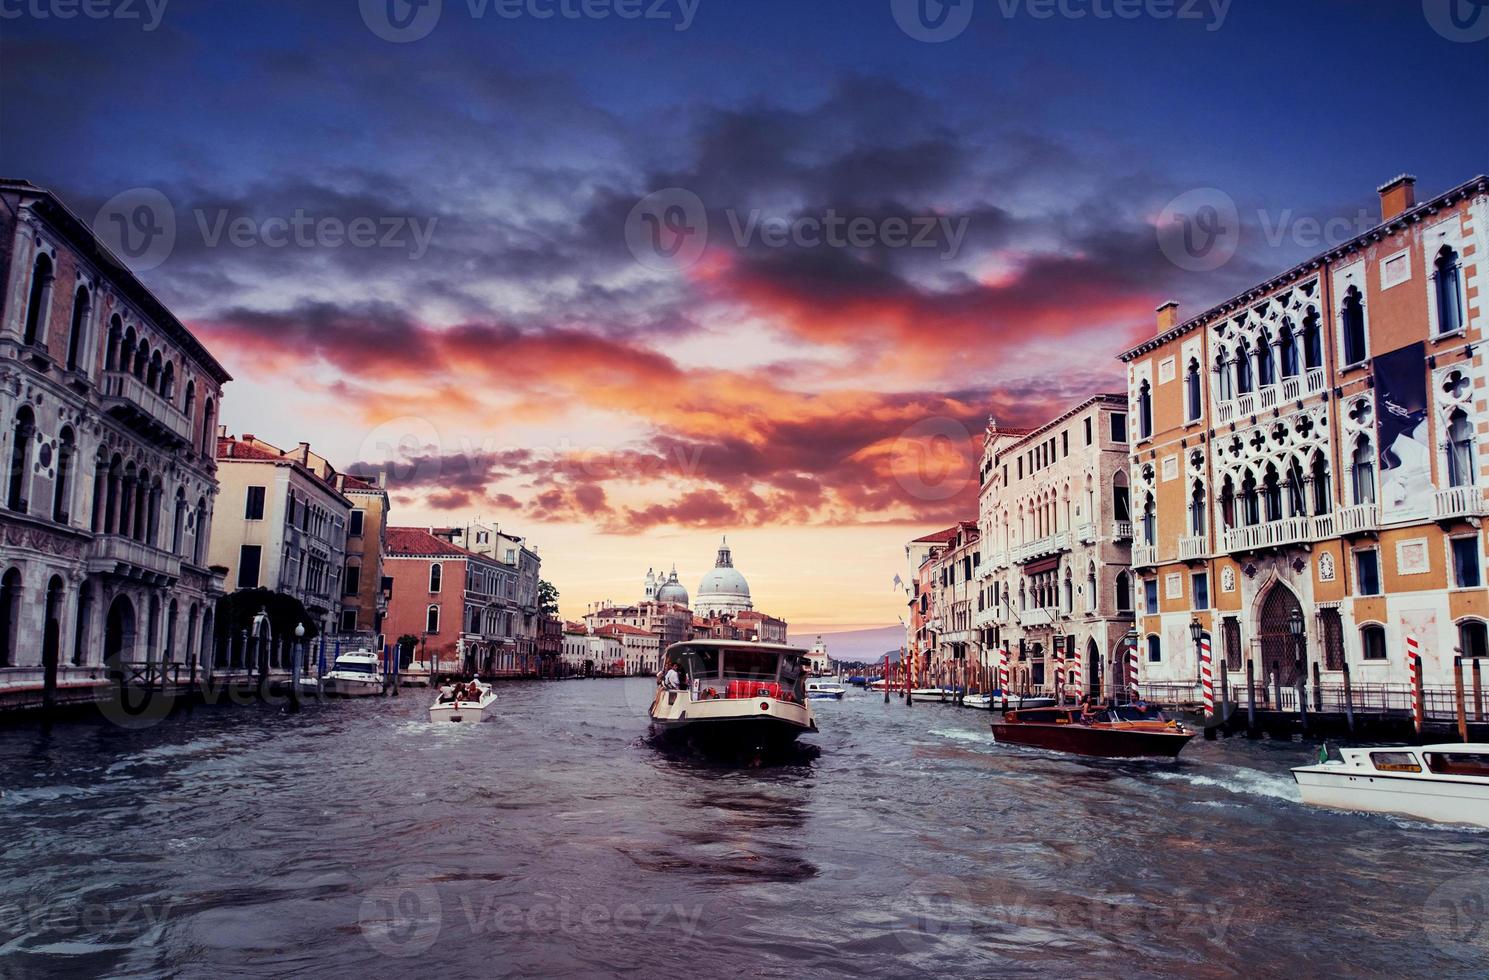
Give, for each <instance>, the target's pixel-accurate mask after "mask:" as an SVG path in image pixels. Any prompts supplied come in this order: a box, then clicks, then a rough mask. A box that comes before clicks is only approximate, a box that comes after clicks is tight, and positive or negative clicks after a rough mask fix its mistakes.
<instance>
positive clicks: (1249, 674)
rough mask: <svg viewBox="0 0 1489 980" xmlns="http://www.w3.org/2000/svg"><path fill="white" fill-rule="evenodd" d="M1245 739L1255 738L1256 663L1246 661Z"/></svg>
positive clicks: (1249, 660)
mask: <svg viewBox="0 0 1489 980" xmlns="http://www.w3.org/2000/svg"><path fill="white" fill-rule="evenodd" d="M1246 737H1247V738H1256V661H1255V660H1251V659H1250V658H1248V659H1247V660H1246Z"/></svg>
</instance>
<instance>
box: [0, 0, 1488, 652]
mask: <svg viewBox="0 0 1489 980" xmlns="http://www.w3.org/2000/svg"><path fill="white" fill-rule="evenodd" d="M69 14H71V16H68V15H69ZM1485 38H1489V6H1485V5H1484V3H1483V0H1275V2H1274V0H1268V2H1262V0H1233V2H1229V0H960V2H952V3H948V4H944V5H943V4H941V3H939V2H938V0H794V2H776V0H732V2H724V0H421V2H420V4H419V5H410V4H409V3H408V2H407V0H325V2H316V3H304V2H275V0H263V2H258V0H232V2H229V0H217V2H212V0H198V2H189V0H150V2H146V0H90V5H88V6H86V7H83V6H79V5H77V4H75V3H72V2H71V0H0V174H4V175H6V176H11V177H21V178H25V179H28V180H31V181H32V182H34V183H37V184H40V185H42V186H44V187H47V188H49V189H51V190H53V191H55V192H57V193H58V194H59V195H60V196H61V197H62V198H63V199H64V201H66V202H67V203H68V204H69V205H70V206H71V207H72V209H73V210H74V211H75V212H76V213H78V214H79V215H80V216H82V217H83V218H84V219H85V220H88V221H90V222H92V223H93V225H94V227H95V229H96V230H97V231H98V232H99V234H100V235H101V236H102V237H103V238H104V240H105V241H107V242H109V243H110V245H111V246H112V247H114V248H115V251H116V252H118V253H119V254H120V256H121V258H123V259H125V261H126V262H128V263H129V264H131V265H132V266H133V267H134V268H135V269H136V271H137V273H138V275H139V276H140V278H141V279H142V280H143V281H144V282H145V283H146V284H147V285H148V286H150V288H152V289H153V290H154V291H155V292H156V293H157V295H159V296H160V297H161V298H162V299H163V300H164V301H165V302H166V304H167V305H168V306H169V307H170V308H171V309H172V310H173V311H175V312H176V314H177V315H178V316H179V317H180V318H181V319H182V321H183V322H185V323H187V324H188V325H189V326H190V327H191V328H192V330H193V331H194V332H196V333H197V335H198V336H199V337H200V338H201V339H202V340H203V341H204V342H205V343H206V344H207V346H208V347H209V349H210V350H211V351H212V352H213V353H214V354H215V355H216V356H217V358H218V359H219V360H220V361H221V362H222V363H223V364H224V365H225V366H226V368H227V369H228V371H229V372H230V373H231V374H232V375H233V377H234V381H233V382H231V383H230V385H229V386H228V388H227V391H226V394H225V397H224V399H223V404H222V421H223V422H224V423H225V424H226V425H227V427H228V429H229V431H231V432H234V433H238V434H242V433H253V434H254V435H257V436H258V437H259V438H261V439H266V440H268V441H270V442H273V443H276V444H279V445H284V446H293V445H294V444H295V443H297V442H300V441H308V442H310V443H311V444H312V445H313V446H314V447H315V449H316V450H317V451H318V452H321V453H324V454H325V455H327V456H328V457H330V458H331V459H332V460H333V461H335V462H336V463H337V464H338V465H339V466H340V468H342V469H345V470H352V471H362V472H365V471H369V470H372V469H380V470H382V471H384V472H386V474H387V478H388V481H389V486H390V491H391V493H392V497H393V505H394V508H395V510H394V520H395V522H397V523H399V524H408V525H428V524H443V523H459V522H462V521H466V520H471V519H476V518H480V519H483V520H487V521H496V522H499V523H500V524H501V525H502V526H503V527H504V528H505V529H508V530H510V531H512V532H514V533H519V534H525V535H526V536H527V537H528V538H529V540H530V541H531V543H532V544H534V545H535V546H536V547H537V549H538V551H539V553H540V554H541V555H542V557H543V572H544V577H545V578H548V579H550V580H551V581H553V582H554V583H555V585H557V586H558V588H559V590H560V592H561V594H562V600H561V607H562V610H563V612H564V613H565V614H566V615H568V616H570V617H576V616H578V615H580V614H582V612H583V611H584V608H585V606H586V604H588V603H590V602H594V601H600V600H605V599H613V600H634V599H636V598H639V595H640V590H641V581H642V579H643V577H644V576H645V573H646V570H647V568H648V567H653V566H656V567H665V568H670V567H671V566H672V565H673V564H674V563H675V564H676V567H677V569H678V572H679V575H680V577H681V578H682V580H683V582H684V584H685V585H687V587H688V588H689V590H690V591H695V590H696V588H697V583H698V581H699V579H700V578H701V577H702V575H703V574H704V573H705V572H706V571H707V569H708V568H709V567H711V566H712V564H713V559H714V553H715V550H716V549H717V547H718V543H719V539H720V538H721V537H722V536H723V535H726V534H727V535H728V537H729V543H730V545H731V547H732V548H733V553H734V560H735V563H736V565H737V566H738V567H739V568H740V569H741V570H742V571H743V572H744V573H745V575H746V577H747V578H748V579H749V581H750V584H751V587H752V590H753V593H754V597H755V602H756V606H757V608H761V609H763V610H764V611H766V612H769V613H771V614H774V615H777V616H782V617H784V618H786V619H788V620H790V621H791V623H792V631H793V633H796V632H805V631H808V630H819V629H828V630H844V629H852V628H860V627H872V626H883V625H892V624H894V623H895V622H896V621H897V620H898V618H899V617H900V615H901V614H902V612H903V606H904V601H905V600H904V596H903V594H902V593H901V592H899V591H898V590H897V589H896V588H895V586H894V585H893V578H894V576H895V574H896V573H902V572H903V571H904V560H905V556H904V544H905V542H906V541H908V540H909V539H912V538H914V537H917V536H919V535H921V534H923V533H926V532H928V531H932V530H935V529H937V528H939V527H944V526H946V525H948V524H950V523H951V522H953V521H955V520H957V519H959V518H960V519H975V516H976V491H977V488H976V485H975V483H976V476H975V473H976V459H977V456H978V454H979V452H980V445H979V443H980V434H981V432H982V431H983V428H984V426H985V425H986V423H987V420H988V418H989V417H996V418H997V419H998V420H999V421H1000V422H1001V423H1005V424H1010V425H1031V424H1037V423H1039V422H1040V421H1042V420H1044V419H1046V418H1049V417H1052V416H1054V415H1057V414H1059V412H1060V411H1062V410H1063V409H1064V408H1065V407H1068V406H1069V405H1072V404H1074V403H1077V402H1079V401H1081V400H1083V399H1084V398H1085V397H1087V396H1088V395H1090V394H1093V393H1095V392H1098V391H1121V390H1123V381H1122V374H1121V371H1120V365H1119V362H1118V361H1117V360H1116V355H1117V354H1118V353H1120V352H1121V351H1122V350H1123V349H1125V348H1126V347H1128V346H1130V345H1132V344H1133V343H1135V342H1136V341H1137V340H1139V339H1141V338H1143V337H1145V336H1147V335H1149V334H1150V333H1151V332H1152V330H1153V327H1154V309H1155V307H1156V306H1158V305H1159V304H1160V303H1162V302H1164V301H1166V300H1169V299H1174V300H1178V301H1179V302H1180V303H1181V309H1182V311H1183V312H1184V313H1186V314H1195V313H1198V312H1200V311H1202V310H1203V309H1204V308H1206V307H1207V306H1209V305H1211V304H1213V303H1216V302H1219V301H1221V300H1224V299H1226V298H1228V297H1229V296H1231V295H1234V294H1235V293H1236V292H1239V291H1240V290H1242V289H1244V288H1246V287H1248V286H1250V285H1252V284H1254V283H1257V282H1259V281H1261V280H1262V279H1264V278H1265V277H1267V276H1269V275H1270V274H1272V273H1275V272H1280V271H1282V270H1285V269H1286V268H1288V267H1289V266H1291V265H1292V264H1294V263H1296V262H1298V261H1301V260H1304V259H1306V258H1308V257H1309V256H1311V255H1314V254H1317V253H1318V252H1320V251H1323V250H1324V248H1325V247H1326V246H1328V245H1329V244H1330V243H1332V242H1338V241H1342V240H1344V239H1347V238H1349V237H1352V236H1353V235H1354V234H1355V233H1357V232H1359V231H1362V230H1364V229H1366V228H1368V227H1369V225H1370V224H1372V223H1373V222H1374V221H1375V220H1376V218H1377V216H1378V202H1377V198H1376V194H1375V188H1376V187H1377V186H1378V185H1380V184H1381V183H1384V182H1385V181H1387V180H1389V179H1390V178H1392V177H1394V176H1395V175H1397V174H1399V173H1402V172H1410V173H1412V174H1414V175H1416V176H1417V178H1418V181H1419V183H1418V188H1419V194H1420V195H1430V194H1434V193H1438V192H1440V191H1443V190H1446V189H1447V188H1449V187H1451V186H1454V185H1456V184H1458V183H1460V182H1462V181H1464V180H1466V179H1468V178H1470V177H1472V176H1474V175H1477V174H1480V173H1483V172H1485V171H1486V170H1489V152H1486V151H1489V111H1486V109H1485V101H1484V93H1485V92H1486V91H1489V40H1485ZM111 236H112V237H111Z"/></svg>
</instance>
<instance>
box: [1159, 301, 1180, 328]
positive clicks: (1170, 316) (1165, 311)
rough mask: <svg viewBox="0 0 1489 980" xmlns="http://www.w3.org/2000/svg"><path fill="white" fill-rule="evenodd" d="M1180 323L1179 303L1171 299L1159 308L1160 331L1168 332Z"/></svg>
mask: <svg viewBox="0 0 1489 980" xmlns="http://www.w3.org/2000/svg"><path fill="white" fill-rule="evenodd" d="M1178 325H1179V304H1178V303H1177V302H1175V301H1174V300H1169V301H1168V302H1167V303H1164V304H1163V305H1162V306H1160V307H1159V308H1158V332H1159V333H1160V334H1165V333H1168V332H1169V331H1170V330H1172V329H1174V328H1175V327H1177V326H1178Z"/></svg>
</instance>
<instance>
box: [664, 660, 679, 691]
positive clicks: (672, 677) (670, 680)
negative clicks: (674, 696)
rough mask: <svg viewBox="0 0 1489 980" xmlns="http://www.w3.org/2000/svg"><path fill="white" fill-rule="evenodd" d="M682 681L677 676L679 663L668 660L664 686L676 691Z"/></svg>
mask: <svg viewBox="0 0 1489 980" xmlns="http://www.w3.org/2000/svg"><path fill="white" fill-rule="evenodd" d="M681 685H682V681H681V680H680V679H679V678H678V676H677V664H675V663H672V662H670V661H669V662H668V664H667V673H666V675H665V676H664V677H663V678H662V686H663V687H665V688H667V690H669V691H675V690H677V689H678V688H679V687H681Z"/></svg>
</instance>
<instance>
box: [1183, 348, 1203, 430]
mask: <svg viewBox="0 0 1489 980" xmlns="http://www.w3.org/2000/svg"><path fill="white" fill-rule="evenodd" d="M1184 400H1185V403H1186V405H1185V407H1186V408H1187V410H1188V414H1187V415H1186V416H1185V418H1186V420H1187V421H1191V422H1192V421H1194V420H1195V419H1197V418H1199V417H1200V412H1201V411H1202V410H1203V408H1204V406H1203V405H1201V404H1200V386H1199V358H1197V357H1191V358H1190V359H1189V370H1188V371H1187V372H1186V373H1185V375H1184Z"/></svg>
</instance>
